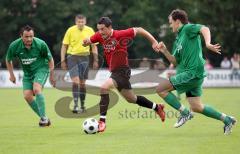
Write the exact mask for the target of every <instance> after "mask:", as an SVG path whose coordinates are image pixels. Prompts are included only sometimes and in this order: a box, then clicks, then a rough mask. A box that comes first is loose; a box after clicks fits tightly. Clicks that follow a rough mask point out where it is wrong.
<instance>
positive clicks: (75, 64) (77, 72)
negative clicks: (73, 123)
mask: <svg viewBox="0 0 240 154" xmlns="http://www.w3.org/2000/svg"><path fill="white" fill-rule="evenodd" d="M75 24H76V25H74V26H71V27H69V28H68V30H67V31H66V33H65V36H64V39H63V42H62V48H61V68H62V69H63V70H67V69H68V70H69V74H70V77H71V79H72V83H73V84H72V94H73V98H74V108H73V113H82V112H84V111H85V106H84V101H85V97H86V86H85V82H86V79H87V78H88V69H89V68H88V67H89V55H90V50H91V52H92V53H93V59H94V60H93V68H94V69H96V68H98V50H97V46H96V45H95V44H92V45H91V48H90V46H87V47H84V46H82V44H83V39H85V38H88V37H90V36H92V35H93V34H94V30H93V29H92V28H91V27H89V26H87V25H86V17H85V16H84V15H81V14H78V15H76V17H75ZM66 53H67V56H66ZM66 57H67V63H66V59H65V58H66ZM78 98H80V101H81V108H80V109H79V106H78Z"/></svg>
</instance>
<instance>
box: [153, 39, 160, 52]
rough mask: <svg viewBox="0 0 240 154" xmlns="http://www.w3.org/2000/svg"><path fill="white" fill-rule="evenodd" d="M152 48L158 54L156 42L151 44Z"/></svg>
mask: <svg viewBox="0 0 240 154" xmlns="http://www.w3.org/2000/svg"><path fill="white" fill-rule="evenodd" d="M152 48H153V50H154V51H156V52H159V46H158V42H157V41H156V42H154V43H153V44H152Z"/></svg>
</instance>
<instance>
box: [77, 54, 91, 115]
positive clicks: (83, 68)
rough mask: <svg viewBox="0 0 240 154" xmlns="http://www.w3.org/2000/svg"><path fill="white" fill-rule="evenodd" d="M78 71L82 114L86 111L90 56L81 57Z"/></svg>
mask: <svg viewBox="0 0 240 154" xmlns="http://www.w3.org/2000/svg"><path fill="white" fill-rule="evenodd" d="M78 70H79V79H80V82H79V87H80V88H79V98H80V102H81V108H80V112H84V111H85V98H86V80H87V79H88V72H89V57H88V56H80V58H79V62H78Z"/></svg>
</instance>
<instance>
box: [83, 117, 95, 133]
mask: <svg viewBox="0 0 240 154" xmlns="http://www.w3.org/2000/svg"><path fill="white" fill-rule="evenodd" d="M82 127H83V131H84V132H85V133H86V134H95V133H97V131H98V121H97V120H96V119H94V118H88V119H86V120H85V121H84V122H83V125H82Z"/></svg>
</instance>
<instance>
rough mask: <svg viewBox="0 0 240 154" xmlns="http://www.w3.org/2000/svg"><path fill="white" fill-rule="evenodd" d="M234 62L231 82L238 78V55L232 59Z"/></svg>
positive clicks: (234, 55) (239, 56) (239, 61)
mask: <svg viewBox="0 0 240 154" xmlns="http://www.w3.org/2000/svg"><path fill="white" fill-rule="evenodd" d="M231 62H232V74H231V80H234V79H235V77H237V76H238V70H239V69H240V66H239V65H240V55H239V54H237V53H234V54H233V57H232V58H231Z"/></svg>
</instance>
